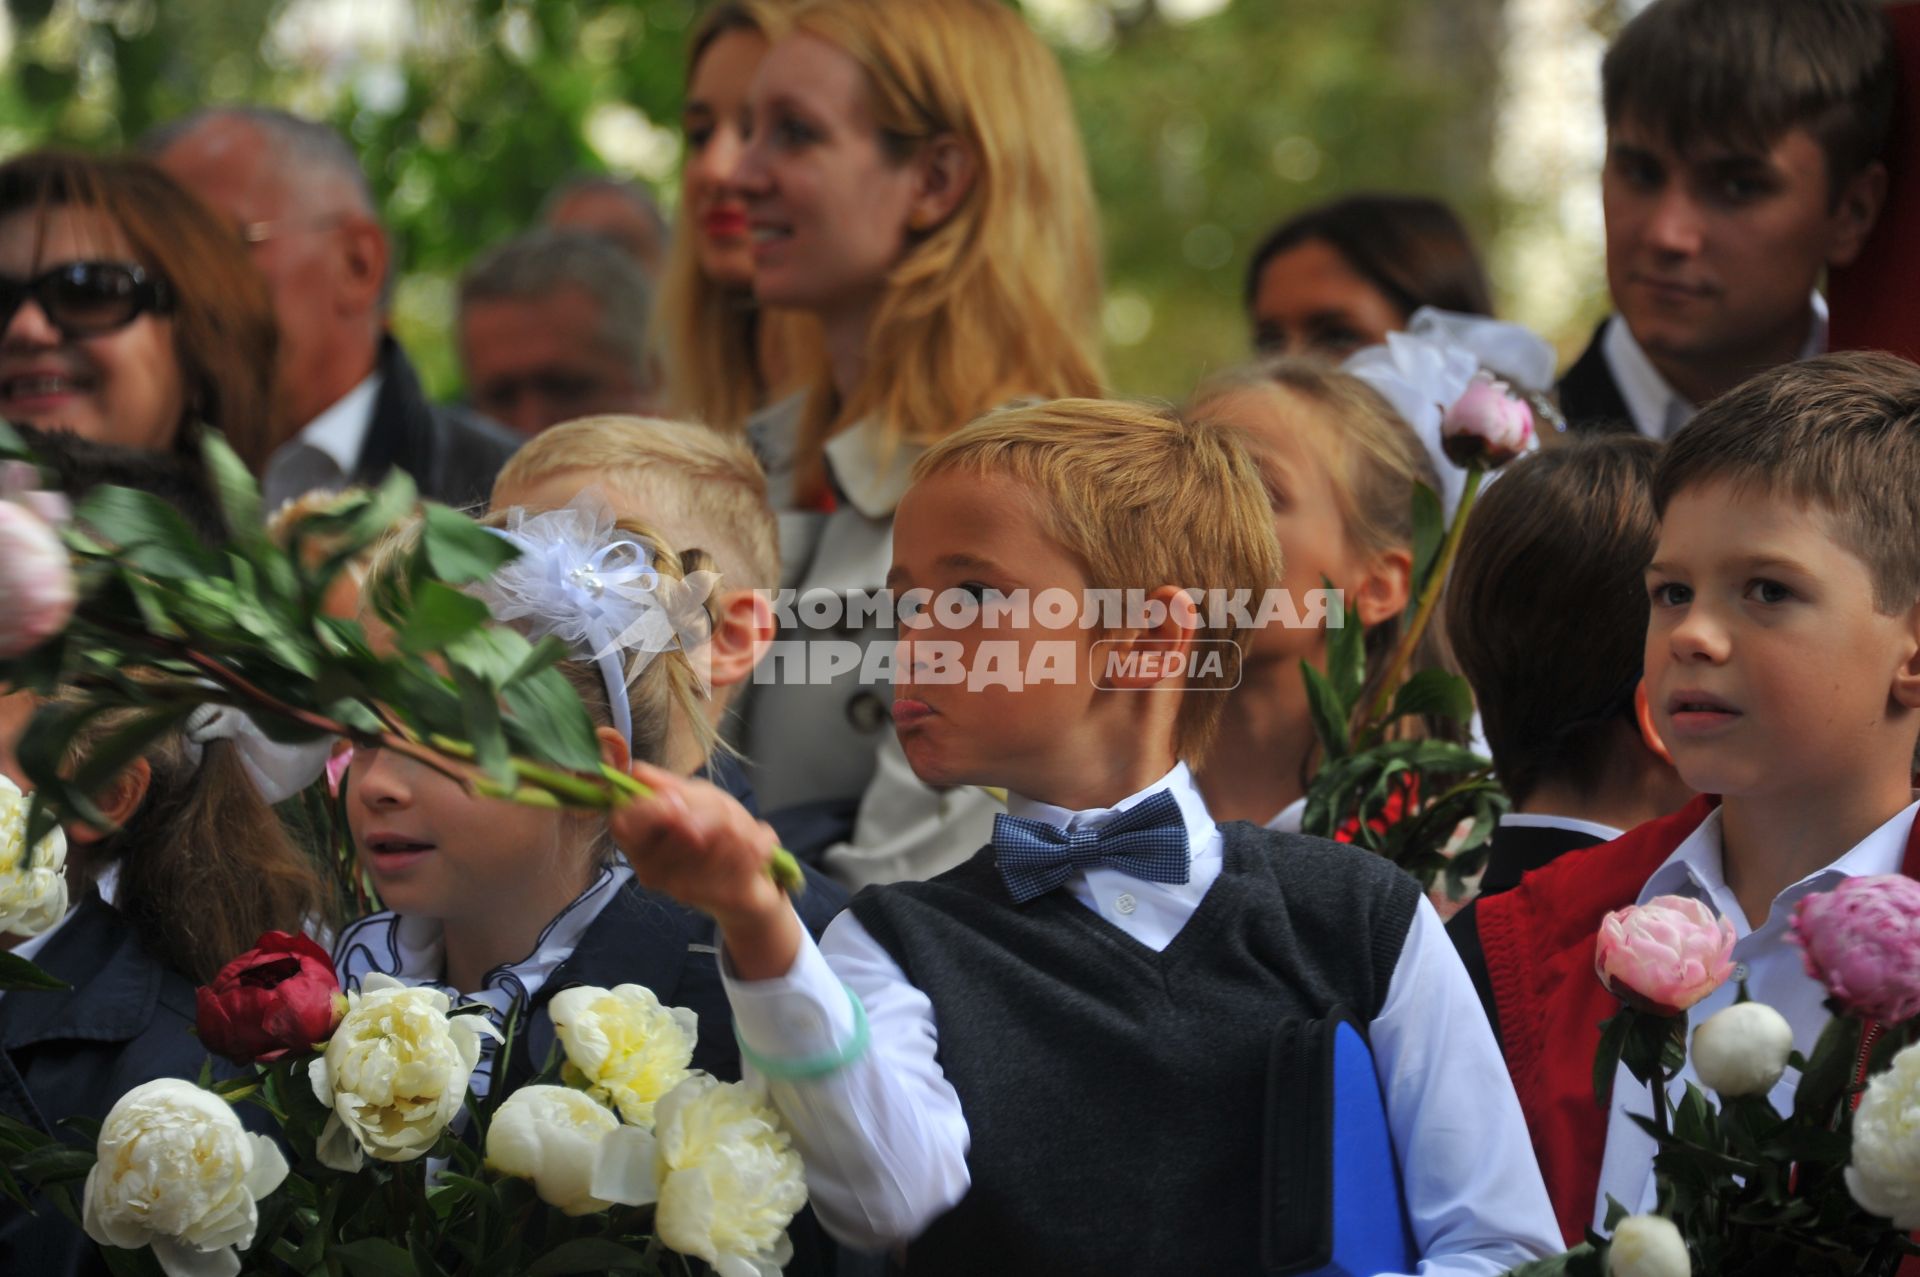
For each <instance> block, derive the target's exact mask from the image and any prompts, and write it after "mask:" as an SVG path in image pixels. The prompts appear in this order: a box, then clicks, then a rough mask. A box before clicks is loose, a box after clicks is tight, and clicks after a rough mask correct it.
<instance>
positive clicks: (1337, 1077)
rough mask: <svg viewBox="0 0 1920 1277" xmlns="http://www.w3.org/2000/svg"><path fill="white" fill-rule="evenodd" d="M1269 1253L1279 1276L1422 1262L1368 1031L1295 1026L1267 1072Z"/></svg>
mask: <svg viewBox="0 0 1920 1277" xmlns="http://www.w3.org/2000/svg"><path fill="white" fill-rule="evenodd" d="M1262 1189H1263V1195H1264V1205H1265V1222H1266V1228H1265V1230H1264V1235H1263V1237H1262V1240H1261V1255H1262V1259H1263V1261H1264V1263H1265V1266H1266V1270H1267V1271H1268V1272H1269V1273H1272V1274H1275V1275H1276V1277H1278V1275H1279V1274H1292V1273H1305V1274H1313V1277H1373V1275H1374V1274H1376V1273H1410V1272H1412V1271H1413V1270H1414V1266H1415V1265H1416V1264H1417V1263H1418V1262H1419V1252H1418V1251H1417V1249H1416V1248H1415V1246H1414V1241H1413V1229H1412V1228H1411V1226H1410V1225H1409V1224H1408V1222H1407V1208H1406V1196H1405V1192H1404V1190H1403V1188H1402V1186H1401V1182H1400V1168H1399V1165H1398V1163H1397V1162H1396V1160H1395V1158H1394V1153H1393V1134H1392V1131H1391V1130H1390V1129H1389V1128H1388V1126H1387V1108H1386V1103H1385V1101H1384V1100H1382V1098H1381V1095H1380V1080H1379V1076H1378V1075H1377V1074H1376V1073H1375V1071H1374V1067H1373V1051H1372V1049H1371V1048H1370V1047H1369V1046H1368V1045H1367V1038H1366V1031H1365V1029H1364V1028H1363V1027H1362V1026H1361V1025H1359V1024H1358V1023H1356V1022H1355V1021H1354V1019H1353V1017H1352V1016H1351V1015H1350V1014H1349V1013H1348V1012H1346V1011H1345V1009H1344V1008H1339V1009H1335V1010H1334V1011H1333V1012H1332V1013H1331V1014H1329V1015H1328V1017H1327V1018H1326V1019H1324V1020H1288V1021H1285V1022H1283V1023H1282V1024H1281V1025H1280V1026H1279V1027H1278V1029H1277V1030H1276V1031H1275V1033H1274V1039H1273V1049H1272V1053H1271V1056H1270V1063H1269V1066H1268V1071H1267V1149H1266V1159H1265V1175H1264V1182H1263V1185H1262Z"/></svg>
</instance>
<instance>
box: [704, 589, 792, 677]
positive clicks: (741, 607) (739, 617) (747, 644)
mask: <svg viewBox="0 0 1920 1277" xmlns="http://www.w3.org/2000/svg"><path fill="white" fill-rule="evenodd" d="M714 617H715V619H714V625H713V639H712V640H711V641H710V642H709V643H708V644H707V648H708V653H709V655H708V661H709V667H708V672H707V677H708V678H709V679H710V680H711V681H712V683H713V686H714V687H716V688H720V687H734V686H737V685H738V684H741V683H744V682H746V681H747V680H748V679H750V678H752V677H753V667H754V666H756V665H758V664H759V663H760V658H761V657H763V656H765V655H766V654H767V651H768V649H770V648H771V647H772V646H773V636H774V634H775V633H776V632H777V627H776V625H775V623H774V619H773V605H772V604H771V603H769V602H767V599H766V596H765V595H763V594H761V593H760V591H758V590H728V591H726V592H724V593H723V594H721V596H720V601H719V604H718V606H717V607H715V609H714Z"/></svg>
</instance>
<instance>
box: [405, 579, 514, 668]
mask: <svg viewBox="0 0 1920 1277" xmlns="http://www.w3.org/2000/svg"><path fill="white" fill-rule="evenodd" d="M491 619H492V614H491V613H489V612H488V611H487V605H486V604H485V603H482V602H481V601H480V600H479V599H476V598H474V597H473V596H472V595H470V594H462V593H461V592H460V591H459V590H456V589H454V588H453V587H452V586H450V585H442V584H441V583H440V582H438V581H427V582H425V583H424V584H422V585H421V587H420V589H419V590H418V592H416V593H415V594H414V596H413V599H412V601H411V606H410V607H409V608H408V613H407V623H406V624H405V625H404V626H402V627H401V629H400V630H399V631H398V633H396V634H395V635H394V638H395V641H396V642H398V643H399V645H400V648H401V650H402V651H406V652H412V653H415V654H416V655H427V654H429V653H433V652H438V651H441V650H443V649H444V648H446V647H447V645H448V644H450V643H452V642H453V641H454V640H455V639H458V638H461V637H463V636H464V635H466V634H469V633H471V632H472V631H474V630H476V629H478V628H479V627H480V626H482V625H485V624H486V623H487V622H488V621H489V620H491Z"/></svg>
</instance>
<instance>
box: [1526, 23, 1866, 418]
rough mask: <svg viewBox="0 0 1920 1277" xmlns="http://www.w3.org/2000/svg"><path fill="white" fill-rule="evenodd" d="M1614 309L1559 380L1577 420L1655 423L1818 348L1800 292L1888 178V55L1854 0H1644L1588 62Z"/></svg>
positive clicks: (1821, 331)
mask: <svg viewBox="0 0 1920 1277" xmlns="http://www.w3.org/2000/svg"><path fill="white" fill-rule="evenodd" d="M1601 85H1602V100H1603V103H1604V106H1605V110H1606V118H1607V158H1606V167H1605V169H1604V170H1603V172H1602V176H1601V195H1602V200H1603V203H1604V206H1605V212H1606V225H1607V287H1608V290H1609V291H1610V292H1611V294H1612V296H1613V304H1614V314H1613V315H1611V316H1609V317H1608V318H1607V320H1606V321H1605V322H1604V323H1602V324H1601V325H1600V328H1599V330H1598V331H1597V332H1595V334H1594V337H1593V340H1592V342H1591V343H1590V344H1589V345H1588V347H1587V349H1586V352H1585V353H1584V354H1582V355H1581V356H1580V358H1579V360H1578V361H1577V362H1576V363H1574V365H1573V366H1572V367H1571V368H1569V369H1568V370H1567V372H1566V375H1565V376H1564V377H1563V378H1562V379H1561V382H1560V387H1559V389H1560V403H1561V407H1562V410H1563V411H1564V412H1565V414H1566V417H1567V423H1568V425H1569V426H1571V427H1572V428H1573V429H1575V430H1601V431H1607V430H1613V431H1630V432H1636V433H1639V434H1643V435H1647V436H1649V437H1651V438H1654V439H1665V438H1667V437H1669V436H1670V435H1671V434H1672V433H1673V431H1675V430H1677V429H1679V428H1680V427H1681V426H1682V425H1684V424H1686V422H1687V421H1688V420H1689V419H1690V418H1691V417H1692V416H1693V414H1694V411H1695V410H1696V409H1697V408H1698V407H1699V405H1701V404H1704V403H1706V402H1707V401H1708V400H1709V399H1712V398H1713V397H1714V396H1716V395H1718V394H1720V393H1721V392H1722V391H1725V390H1729V389H1731V388H1732V387H1734V386H1736V385H1738V384H1739V383H1740V382H1742V381H1745V380H1746V379H1747V378H1748V377H1751V376H1753V375H1754V374H1756V373H1759V372H1762V371H1764V370H1765V369H1768V368H1771V367H1774V366H1775V365H1778V364H1783V363H1788V362H1791V361H1793V360H1796V359H1805V358H1808V357H1809V356H1812V355H1817V354H1820V353H1822V352H1823V351H1824V350H1826V348H1827V315H1826V304H1825V302H1824V301H1823V300H1822V299H1821V297H1820V296H1819V294H1818V293H1816V292H1815V291H1814V289H1815V287H1816V285H1817V284H1818V283H1819V282H1820V279H1821V277H1822V275H1823V273H1824V272H1825V271H1826V270H1827V269H1828V268H1830V267H1839V266H1844V265H1846V264H1847V263H1848V262H1851V261H1852V260H1853V259H1854V257H1855V256H1856V255H1857V254H1858V253H1859V252H1860V248H1861V246H1862V244H1863V243H1864V242H1865V240H1866V238H1867V234H1868V232H1870V231H1871V230H1872V229H1873V224H1874V221H1875V219H1876V217H1877V216H1878V214H1879V211H1880V206H1881V203H1882V201H1883V199H1884V197H1885V194H1886V186H1887V173H1886V168H1885V166H1884V165H1883V164H1882V163H1881V162H1880V158H1879V157H1880V152H1881V148H1882V146H1883V144H1884V142H1885V140H1886V134H1887V129H1888V124H1889V120H1890V118H1891V113H1892V102H1893V88H1894V58H1893V48H1892V40H1891V37H1890V36H1889V34H1888V30H1887V24H1886V19H1885V18H1884V16H1883V15H1882V14H1881V12H1880V10H1879V8H1878V6H1877V5H1875V4H1873V3H1871V0H1657V2H1656V3H1655V4H1653V5H1651V6H1650V7H1648V8H1647V9H1646V10H1644V11H1643V12H1642V13H1641V14H1640V15H1639V16H1638V17H1636V18H1635V19H1634V20H1633V21H1632V22H1630V23H1629V24H1628V25H1627V28H1626V30H1624V31H1623V32H1622V33H1621V34H1620V37H1619V39H1617V40H1616V41H1615V42H1614V44H1613V47H1612V48H1611V49H1609V50H1608V51H1607V56H1606V61H1605V62H1604V63H1603V64H1602V67H1601Z"/></svg>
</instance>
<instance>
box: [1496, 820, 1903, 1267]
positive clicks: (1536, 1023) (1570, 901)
mask: <svg viewBox="0 0 1920 1277" xmlns="http://www.w3.org/2000/svg"><path fill="white" fill-rule="evenodd" d="M1719 801H1720V800H1719V799H1717V798H1712V797H1708V796H1704V795H1703V796H1701V797H1699V798H1695V799H1694V800H1693V801H1692V802H1690V803H1688V804H1687V805H1686V806H1685V807H1682V808H1681V809H1680V810H1679V811H1677V812H1675V813H1673V814H1672V815H1671V816H1663V817H1661V818H1660V819H1659V820H1651V821H1648V822H1647V823H1646V824H1644V825H1638V826H1636V827H1634V828H1633V829H1630V830H1628V831H1627V832H1626V833H1624V834H1622V835H1621V836H1620V837H1618V838H1616V839H1614V840H1613V841H1612V842H1609V843H1602V844H1601V845H1600V846H1598V847H1589V848H1586V849H1584V850H1581V851H1574V852H1569V853H1567V854H1566V855H1563V856H1561V857H1559V858H1557V859H1556V860H1554V861H1553V862H1552V863H1551V864H1548V865H1546V866H1545V867H1543V868H1541V869H1537V870H1535V871H1534V872H1533V873H1530V874H1528V875H1527V876H1526V878H1525V879H1524V880H1522V882H1521V883H1520V885H1519V886H1518V887H1515V888H1514V889H1513V890H1512V891H1508V892H1503V893H1501V894H1500V895H1497V896H1490V897H1488V898H1487V899H1484V900H1481V901H1479V902H1478V903H1477V904H1476V905H1475V906H1474V909H1475V912H1476V913H1477V914H1478V915H1479V924H1480V946H1481V949H1482V951H1483V952H1484V953H1485V955H1486V962H1487V976H1488V979H1489V980H1490V981H1491V983H1492V986H1493V997H1494V1004H1495V1006H1496V1007H1497V1008H1498V1010H1499V1014H1500V1036H1501V1037H1502V1039H1504V1040H1503V1042H1502V1046H1503V1048H1504V1049H1505V1051H1506V1057H1507V1071H1508V1072H1509V1073H1510V1074H1512V1076H1513V1089H1514V1090H1515V1092H1517V1093H1518V1094H1519V1096H1520V1107H1521V1109H1522V1110H1523V1111H1525V1113H1526V1115H1527V1131H1528V1133H1529V1134H1530V1135H1531V1136H1532V1137H1533V1151H1534V1154H1535V1156H1537V1157H1538V1158H1539V1160H1540V1173H1541V1175H1542V1176H1544V1177H1545V1179H1546V1181H1547V1194H1548V1196H1550V1197H1551V1198H1552V1199H1553V1210H1554V1214H1555V1216H1556V1217H1557V1218H1558V1219H1559V1221H1560V1232H1561V1235H1562V1236H1563V1237H1565V1238H1566V1242H1567V1245H1569V1246H1572V1245H1575V1244H1577V1243H1578V1242H1580V1241H1581V1240H1582V1239H1583V1238H1584V1237H1585V1236H1586V1230H1587V1225H1588V1224H1590V1223H1591V1222H1592V1221H1593V1204H1594V1203H1593V1199H1594V1195H1595V1194H1596V1193H1597V1192H1598V1191H1599V1188H1600V1161H1601V1158H1602V1157H1603V1156H1604V1155H1605V1153H1606V1147H1607V1106H1606V1105H1604V1104H1602V1103H1600V1101H1599V1100H1597V1099H1595V1098H1594V1094H1593V1057H1594V1054H1595V1052H1596V1051H1598V1050H1599V1047H1600V1024H1601V1022H1602V1021H1604V1020H1606V1019H1607V1018H1608V1017H1610V1016H1612V1015H1613V1013H1614V1012H1615V1011H1616V1010H1618V1009H1619V1003H1618V1002H1617V1001H1615V999H1614V996H1613V995H1612V994H1611V993H1608V992H1607V990H1606V988H1605V986H1603V985H1602V984H1601V983H1600V980H1599V977H1597V976H1596V975H1594V973H1593V945H1594V937H1595V936H1596V935H1597V934H1598V933H1599V930H1600V922H1601V920H1602V919H1603V918H1605V917H1606V916H1607V914H1609V913H1611V912H1612V911H1613V910H1615V909H1624V908H1625V907H1626V906H1628V905H1630V904H1633V903H1634V902H1635V901H1636V900H1638V899H1639V898H1640V892H1641V889H1642V888H1644V887H1645V886H1646V883H1647V879H1648V878H1650V877H1652V876H1653V871H1654V870H1656V869H1658V868H1659V867H1660V866H1661V865H1662V864H1664V863H1666V860H1667V858H1668V857H1669V856H1671V855H1672V854H1673V853H1674V852H1675V851H1676V850H1677V849H1678V848H1679V846H1680V844H1681V843H1683V842H1685V841H1686V839H1687V836H1688V835H1689V834H1691V833H1692V832H1693V831H1694V830H1695V829H1698V828H1699V827H1700V822H1701V821H1703V820H1705V819H1706V818H1707V814H1708V813H1709V812H1711V811H1712V810H1713V809H1714V807H1715V806H1716V805H1717V804H1718V803H1719ZM1901 872H1903V873H1905V874H1907V875H1908V876H1909V877H1920V820H1916V821H1915V822H1914V827H1913V830H1912V831H1911V832H1910V833H1909V834H1908V835H1907V856H1906V861H1905V862H1904V864H1902V866H1901ZM1629 1205H1631V1203H1629Z"/></svg>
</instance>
